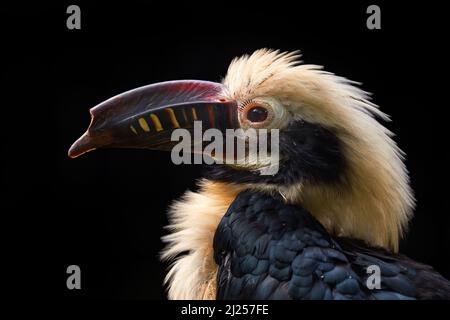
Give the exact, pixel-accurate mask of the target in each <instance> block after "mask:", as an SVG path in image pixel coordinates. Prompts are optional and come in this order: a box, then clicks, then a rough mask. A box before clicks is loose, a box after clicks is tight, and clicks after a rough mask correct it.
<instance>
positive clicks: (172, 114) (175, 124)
mask: <svg viewBox="0 0 450 320" xmlns="http://www.w3.org/2000/svg"><path fill="white" fill-rule="evenodd" d="M166 112H167V113H168V114H169V118H170V122H171V123H172V126H173V127H174V128H179V127H180V124H179V123H178V120H177V117H176V115H175V111H173V109H172V108H167V109H166Z"/></svg>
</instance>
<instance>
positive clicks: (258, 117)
mask: <svg viewBox="0 0 450 320" xmlns="http://www.w3.org/2000/svg"><path fill="white" fill-rule="evenodd" d="M268 116H269V111H267V109H266V108H264V107H261V106H255V107H251V108H250V109H249V110H248V111H247V120H248V121H250V122H264V121H266V119H267V117H268Z"/></svg>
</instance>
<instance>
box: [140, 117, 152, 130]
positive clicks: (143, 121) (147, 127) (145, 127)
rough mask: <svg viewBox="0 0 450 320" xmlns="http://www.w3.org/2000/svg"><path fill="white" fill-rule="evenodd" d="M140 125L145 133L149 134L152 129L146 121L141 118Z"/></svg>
mask: <svg viewBox="0 0 450 320" xmlns="http://www.w3.org/2000/svg"><path fill="white" fill-rule="evenodd" d="M138 121H139V125H140V126H141V128H142V130H144V131H145V132H149V131H150V127H149V126H148V123H147V121H145V119H144V118H139V120H138Z"/></svg>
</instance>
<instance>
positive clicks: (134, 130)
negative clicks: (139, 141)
mask: <svg viewBox="0 0 450 320" xmlns="http://www.w3.org/2000/svg"><path fill="white" fill-rule="evenodd" d="M130 129H131V131H133V132H134V134H138V133H137V131H136V129H135V128H134V127H133V125H131V126H130Z"/></svg>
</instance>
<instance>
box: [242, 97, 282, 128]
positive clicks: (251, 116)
mask: <svg viewBox="0 0 450 320" xmlns="http://www.w3.org/2000/svg"><path fill="white" fill-rule="evenodd" d="M238 111H239V122H240V124H241V127H242V128H244V129H245V128H255V129H263V128H265V129H271V128H281V127H282V126H284V125H285V124H286V123H288V122H289V115H288V113H287V111H286V110H285V108H284V107H283V105H282V104H280V103H279V102H278V101H277V100H275V99H274V98H271V97H256V98H253V99H249V100H245V101H243V102H241V103H240V104H239V107H238Z"/></svg>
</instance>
